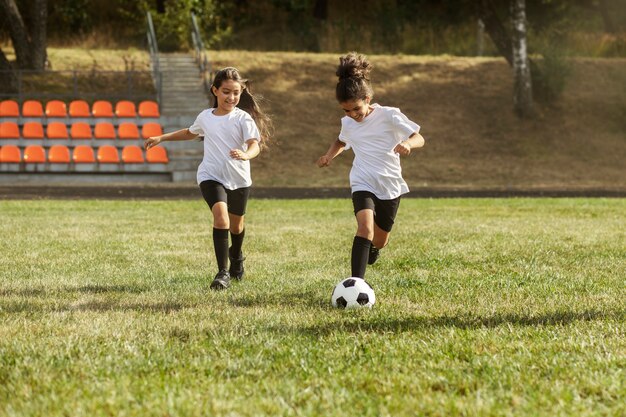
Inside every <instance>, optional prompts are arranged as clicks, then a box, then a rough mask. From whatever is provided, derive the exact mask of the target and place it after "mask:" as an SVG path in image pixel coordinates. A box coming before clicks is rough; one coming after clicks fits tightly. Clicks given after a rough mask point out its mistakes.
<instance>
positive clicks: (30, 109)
mask: <svg viewBox="0 0 626 417" xmlns="http://www.w3.org/2000/svg"><path fill="white" fill-rule="evenodd" d="M22 116H23V117H43V106H42V105H41V102H39V101H37V100H26V101H25V102H24V103H22Z"/></svg>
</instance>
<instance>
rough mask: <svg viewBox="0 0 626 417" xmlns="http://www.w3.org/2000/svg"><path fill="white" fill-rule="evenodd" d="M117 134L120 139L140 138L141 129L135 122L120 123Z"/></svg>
mask: <svg viewBox="0 0 626 417" xmlns="http://www.w3.org/2000/svg"><path fill="white" fill-rule="evenodd" d="M117 136H118V137H119V138H120V139H139V129H138V128H137V125H136V124H134V123H120V125H119V126H118V127H117Z"/></svg>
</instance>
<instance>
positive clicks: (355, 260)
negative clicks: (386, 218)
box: [351, 209, 374, 278]
mask: <svg viewBox="0 0 626 417" xmlns="http://www.w3.org/2000/svg"><path fill="white" fill-rule="evenodd" d="M356 222H357V231H356V236H355V237H354V241H353V242H352V257H351V267H352V276H353V277H359V278H364V277H365V268H366V267H367V261H368V259H369V253H370V247H371V246H372V238H373V237H374V211H373V210H372V209H362V210H359V211H358V212H357V213H356Z"/></svg>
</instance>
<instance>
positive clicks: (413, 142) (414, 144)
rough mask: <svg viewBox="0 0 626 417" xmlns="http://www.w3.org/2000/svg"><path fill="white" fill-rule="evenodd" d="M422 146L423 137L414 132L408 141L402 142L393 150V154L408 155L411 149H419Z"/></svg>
mask: <svg viewBox="0 0 626 417" xmlns="http://www.w3.org/2000/svg"><path fill="white" fill-rule="evenodd" d="M422 146H424V137H423V136H422V135H420V134H419V133H417V132H415V133H413V134H412V135H411V136H409V138H408V139H406V140H403V141H402V142H400V143H399V144H398V145H396V147H395V148H394V150H393V151H394V152H396V153H398V154H400V155H405V156H406V155H408V154H410V153H411V149H413V148H421V147H422Z"/></svg>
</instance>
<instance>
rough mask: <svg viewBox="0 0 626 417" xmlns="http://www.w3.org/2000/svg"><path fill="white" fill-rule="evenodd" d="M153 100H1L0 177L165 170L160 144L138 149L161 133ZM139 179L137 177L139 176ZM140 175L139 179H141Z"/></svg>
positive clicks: (129, 174)
mask: <svg viewBox="0 0 626 417" xmlns="http://www.w3.org/2000/svg"><path fill="white" fill-rule="evenodd" d="M162 132H163V129H162V123H161V115H160V112H159V106H158V104H157V103H156V102H155V101H151V100H144V101H141V102H140V103H138V104H135V103H134V102H132V101H128V100H121V101H118V102H117V103H115V105H113V103H111V102H109V101H106V100H96V101H94V102H93V103H92V104H91V105H90V104H89V103H88V102H87V101H84V100H74V101H71V102H69V103H65V102H64V101H60V100H50V101H48V102H47V103H45V105H44V103H42V102H41V101H38V100H25V101H24V102H23V103H21V105H20V104H19V103H18V102H17V101H15V100H4V101H1V102H0V175H16V174H18V175H19V176H20V178H21V179H25V178H26V179H27V178H28V177H29V176H30V177H37V174H39V176H41V175H42V174H43V175H45V176H44V177H42V178H47V179H50V178H51V175H62V176H64V178H71V177H70V176H73V177H74V178H77V177H79V176H83V177H84V176H90V177H91V178H92V179H93V178H98V177H99V176H101V177H103V176H105V175H106V177H107V180H110V179H111V178H113V179H116V178H119V179H122V178H128V177H135V178H137V177H138V176H139V175H143V177H145V178H149V177H154V178H155V179H156V177H160V179H161V180H162V179H163V178H165V177H166V176H167V175H169V174H170V169H169V166H168V164H169V158H168V154H167V151H166V149H165V148H164V147H162V146H157V147H154V148H152V149H150V150H148V151H145V150H144V149H143V140H144V138H147V137H150V136H155V135H160V134H162ZM143 177H142V178H143ZM145 178H143V179H145Z"/></svg>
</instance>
